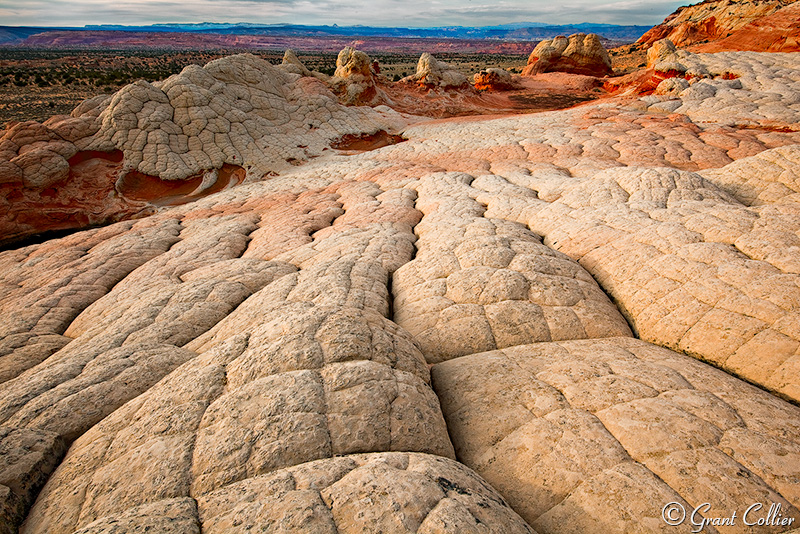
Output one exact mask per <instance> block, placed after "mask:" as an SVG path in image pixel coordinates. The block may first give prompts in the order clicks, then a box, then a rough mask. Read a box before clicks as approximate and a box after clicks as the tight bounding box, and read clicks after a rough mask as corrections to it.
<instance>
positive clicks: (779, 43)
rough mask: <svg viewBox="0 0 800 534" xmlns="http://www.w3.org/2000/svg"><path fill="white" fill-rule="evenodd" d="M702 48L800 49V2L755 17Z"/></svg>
mask: <svg viewBox="0 0 800 534" xmlns="http://www.w3.org/2000/svg"><path fill="white" fill-rule="evenodd" d="M695 50H696V51H698V52H721V51H724V50H754V51H757V52H798V51H800V3H794V4H792V5H789V6H786V7H784V8H783V9H779V10H778V11H776V12H775V13H773V14H772V15H769V16H767V17H764V18H760V19H757V20H754V21H753V22H751V23H749V24H747V25H746V26H744V27H742V28H741V29H740V30H738V31H736V32H734V33H733V34H731V35H730V36H728V37H726V38H725V39H721V40H719V41H713V42H710V43H706V44H702V45H699V46H697V47H696V48H695Z"/></svg>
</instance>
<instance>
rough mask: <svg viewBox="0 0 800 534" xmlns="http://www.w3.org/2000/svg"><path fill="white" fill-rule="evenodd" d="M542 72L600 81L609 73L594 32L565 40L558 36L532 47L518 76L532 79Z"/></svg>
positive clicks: (605, 57)
mask: <svg viewBox="0 0 800 534" xmlns="http://www.w3.org/2000/svg"><path fill="white" fill-rule="evenodd" d="M542 72H569V73H572V74H582V75H585V76H596V77H598V78H601V77H603V76H608V75H610V74H612V73H613V69H612V68H611V58H610V57H609V55H608V52H607V51H606V49H605V48H604V47H603V45H602V43H601V42H600V38H599V37H598V36H597V35H596V34H594V33H590V34H588V35H586V34H583V33H577V34H575V35H570V36H569V38H567V37H563V36H559V37H556V38H555V39H548V40H544V41H542V42H540V43H539V44H538V45H536V48H534V49H533V52H531V55H530V57H528V65H527V66H526V67H525V68H524V69H523V70H522V75H523V76H533V75H535V74H539V73H542Z"/></svg>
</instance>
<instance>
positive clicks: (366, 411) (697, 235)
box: [0, 43, 800, 534]
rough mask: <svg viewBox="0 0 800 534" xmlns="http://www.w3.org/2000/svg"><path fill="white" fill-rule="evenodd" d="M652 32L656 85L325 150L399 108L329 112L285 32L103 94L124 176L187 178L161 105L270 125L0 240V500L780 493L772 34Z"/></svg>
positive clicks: (778, 499)
mask: <svg viewBox="0 0 800 534" xmlns="http://www.w3.org/2000/svg"><path fill="white" fill-rule="evenodd" d="M662 45H663V46H661V45H659V46H660V48H659V49H658V50H661V51H662V52H663V54H661V52H658V53H656V52H654V53H653V58H652V61H653V67H654V70H658V69H660V68H663V67H659V66H658V65H659V64H661V63H665V64H672V65H674V66H675V68H674V69H673V70H675V71H681V69H683V70H682V74H681V75H677V74H676V75H674V76H672V77H671V78H669V79H670V80H672V81H668V82H663V83H664V86H663V87H661V85H660V84H659V85H658V88H659V89H658V91H655V92H656V93H657V94H652V95H648V96H629V97H626V98H618V99H615V100H612V99H607V100H603V101H600V102H595V103H590V104H586V105H583V106H580V107H577V108H573V109H569V110H563V111H555V112H547V113H539V114H523V115H514V116H506V117H502V118H494V119H487V118H478V117H473V118H463V117H462V118H458V119H453V120H441V121H420V122H417V123H415V124H413V125H410V126H407V127H405V128H404V129H403V131H402V134H403V137H404V138H405V139H406V141H404V142H402V143H397V144H392V145H389V146H384V147H382V148H379V149H376V150H371V151H360V152H356V151H348V152H334V150H327V151H326V150H324V148H326V147H327V146H329V143H330V142H331V140H332V139H333V138H334V137H336V136H340V135H341V134H343V133H351V134H355V135H360V134H361V133H364V132H370V131H374V130H373V129H376V128H387V124H395V125H402V124H403V122H402V121H409V120H411V119H409V118H408V117H405V118H404V117H401V116H400V115H399V114H397V113H394V112H392V111H391V110H389V109H388V108H383V107H379V108H378V109H377V110H374V109H371V108H346V107H344V106H342V105H341V104H340V103H339V102H338V101H337V99H336V97H335V96H334V95H333V94H332V93H331V92H330V91H329V90H328V89H327V88H326V87H325V86H323V85H322V83H323V82H321V81H320V80H318V79H317V78H316V77H314V76H313V73H312V75H311V76H309V75H308V73H306V72H304V71H301V69H300V66H298V65H297V63H295V62H294V60H293V59H292V58H291V56H288V58H287V61H286V66H285V67H282V68H278V67H271V66H267V65H262V64H261V63H258V62H257V61H256V60H254V59H252V58H249V57H235V58H232V59H230V60H227V61H226V60H221V61H220V62H215V63H212V64H210V66H206V67H205V68H200V67H197V68H190V69H188V70H187V71H185V72H184V74H182V75H181V76H179V77H178V78H174V79H172V82H169V80H168V81H167V82H169V83H171V84H173V85H172V87H173V91H171V90H169V87H167V86H168V85H169V84H168V83H167V82H164V83H163V84H161V85H159V86H156V85H153V86H152V87H148V86H144V85H143V84H138V85H134V86H130V87H128V88H126V89H125V90H123V91H121V92H120V93H118V94H117V95H114V96H113V97H112V98H111V99H110V100H108V101H107V102H106V103H105V104H104V105H105V106H106V107H105V108H104V109H103V110H102V111H100V112H99V113H98V114H97V115H96V116H95V117H94V118H92V119H91V122H92V124H93V125H94V126H96V127H97V128H98V129H97V131H96V132H95V133H94V134H91V137H90V140H91V142H90V143H89V144H88V145H86V147H84V148H81V150H84V149H86V150H95V151H100V150H110V149H114V150H119V151H121V152H123V156H124V160H123V161H125V162H132V161H138V160H137V159H136V158H138V157H141V161H139V163H137V164H136V165H138V166H137V167H136V170H137V172H140V173H142V174H146V173H150V172H155V173H159V172H161V173H169V172H172V171H170V162H177V161H178V160H180V161H182V162H183V165H185V166H186V168H187V169H186V170H182V171H181V172H179V173H177V174H174V175H169V177H171V178H173V179H180V176H181V175H182V174H181V173H184V174H185V173H192V172H195V167H192V166H191V165H190V164H189V163H191V162H192V161H195V160H192V159H191V158H189V157H188V156H186V154H188V153H189V152H191V150H189V151H187V152H181V151H180V150H178V151H177V152H173V151H172V150H173V148H172V147H173V145H172V144H170V143H169V139H170V138H169V135H170V134H169V133H168V132H166V130H164V128H171V127H172V126H169V120H172V121H173V123H174V118H175V114H176V113H178V112H177V110H178V108H179V107H180V106H178V102H183V101H184V100H181V98H184V97H185V99H186V100H185V101H186V102H190V101H191V102H194V100H192V99H193V98H195V96H197V98H200V97H201V96H203V95H205V96H203V97H204V98H206V97H207V98H210V100H209V102H210V103H209V105H208V106H209V108H210V109H213V110H214V112H215V113H217V118H219V117H220V116H222V117H225V116H227V115H226V114H230V115H231V117H232V118H233V119H235V117H237V116H239V115H237V113H238V111H241V112H242V113H243V114H244V117H247V118H245V119H243V122H242V124H245V123H246V122H247V121H248V120H250V121H256V122H257V124H256V126H258V127H259V128H262V127H263V128H265V130H264V131H267V132H273V133H270V134H269V135H266V136H264V137H259V138H258V139H263V140H262V141H252V142H250V141H248V144H246V145H245V146H243V147H241V146H239V145H237V144H236V143H238V141H236V142H235V141H234V139H233V137H235V136H233V137H232V134H229V135H228V137H227V138H228V140H229V141H230V145H228V144H227V141H225V137H220V139H221V141H220V143H221V144H220V145H219V146H218V147H217V148H218V149H219V150H220V151H221V154H222V155H219V158H220V159H219V161H218V162H219V163H220V164H229V165H234V164H237V165H241V166H242V168H243V169H245V170H246V171H247V172H248V177H247V179H246V180H245V183H242V184H240V185H237V186H236V187H230V188H227V189H224V190H221V191H217V192H213V193H211V194H208V195H207V196H204V197H202V198H197V199H196V200H194V201H193V202H191V203H186V204H182V205H177V206H163V207H159V208H158V209H157V210H154V213H152V214H151V215H150V216H148V217H145V218H141V219H137V220H129V221H122V222H117V223H114V224H110V225H108V226H105V227H103V228H95V229H91V230H86V231H83V232H78V233H75V234H73V235H71V236H67V237H64V238H60V239H55V240H50V241H46V242H43V243H40V244H33V245H29V246H25V247H20V248H15V249H11V250H6V251H4V252H0V310H2V313H3V317H7V318H8V319H7V320H5V321H4V323H3V325H2V326H0V380H2V382H1V383H0V450H2V451H3V454H2V455H0V514H2V515H0V524H3V525H10V526H9V527H8V529H7V530H8V531H12V532H13V531H14V529H16V528H17V526H19V528H20V532H23V533H38V532H47V533H78V532H79V533H82V534H88V533H100V532H110V531H125V532H144V531H148V530H149V531H153V530H158V531H165V532H172V531H174V532H198V533H199V532H249V531H253V530H262V531H267V532H280V531H295V532H353V533H355V532H364V531H368V532H386V533H390V532H391V533H395V532H398V533H405V532H417V533H426V534H428V533H442V532H452V533H456V532H458V533H463V532H469V533H489V532H491V533H532V532H539V533H543V534H544V533H550V534H567V533H570V532H576V531H599V530H602V531H607V532H609V533H625V532H631V531H632V529H639V531H642V532H673V531H678V532H691V531H692V530H693V529H694V528H696V527H695V526H694V525H691V524H689V523H684V524H682V525H679V526H669V525H667V524H666V523H665V522H664V521H663V518H662V515H661V513H662V509H663V506H664V505H666V504H667V503H670V502H674V503H678V504H680V505H681V506H683V507H684V508H685V509H686V510H692V509H694V508H695V507H698V506H701V505H703V503H705V502H709V503H711V507H710V508H709V509H705V508H704V509H703V510H702V512H701V513H702V516H703V518H713V517H720V516H722V515H723V514H725V513H730V512H731V511H733V510H739V511H743V510H744V509H746V508H747V507H748V506H750V505H751V504H753V503H754V502H761V503H765V504H766V508H765V510H766V509H767V508H768V507H769V505H770V504H776V505H777V504H779V505H780V506H781V510H782V514H783V516H784V517H786V518H789V517H791V518H797V517H798V516H800V510H798V508H800V494H799V493H798V491H797V488H798V480H800V467H798V466H800V439H798V436H800V408H798V406H797V404H798V403H800V380H798V376H800V330H798V324H800V261H798V257H800V253H799V252H800V203H798V198H800V197H799V196H798V195H800V180H798V174H797V165H798V163H800V131H798V128H797V127H796V126H797V124H798V122H800V121H798V113H800V108H798V105H799V104H798V99H797V98H796V96H797V95H798V94H800V79H798V77H797V74H796V72H797V71H796V69H793V68H792V65H795V64H796V58H795V57H794V55H793V54H764V53H754V52H749V53H724V54H690V53H687V52H683V51H681V50H677V49H675V48H674V47H670V46H669V45H668V44H667V43H662ZM357 56H358V54H355V53H351V54H350V56H348V57H349V58H350V60H348V61H347V62H343V65H347V64H355V63H357V62H358V61H357V60H358V57H360V56H358V57H357ZM362 59H363V58H362ZM351 60H352V61H351ZM354 62H355V63H354ZM359 64H361V63H359ZM201 71H202V72H201ZM287 71H288V72H287ZM294 71H297V72H294ZM361 72H362V74H364V72H365V71H361ZM662 72H667V71H662ZM726 73H728V74H730V75H731V76H725V74H726ZM209 76H210V78H209ZM726 78H727V79H726ZM212 79H213V80H216V81H213V82H212ZM178 82H180V83H178ZM204 84H205V85H204ZM209 84H210V85H209ZM192 85H193V87H192ZM165 87H167V90H165V89H164V88H165ZM174 87H182V88H181V89H174ZM248 88H249V89H248ZM270 88H271V89H270ZM301 88H305V89H301ZM316 88H319V94H317V93H314V92H313V91H316V90H317V89H316ZM212 89H214V90H218V91H219V92H217V93H215V92H214V91H212ZM268 89H269V90H268ZM273 89H274V91H273ZM312 89H313V91H312ZM323 89H324V90H323ZM654 89H655V88H654ZM158 91H161V93H163V94H164V95H165V96H159V93H158ZM293 91H300V92H301V93H296V92H293ZM172 92H175V94H176V95H178V96H180V95H184V97H180V98H178V96H175V97H174V98H175V100H174V101H173V97H172V96H171V94H172ZM298 94H302V95H305V96H292V95H298ZM237 95H238V96H241V98H237V99H236V100H235V101H233V100H231V99H233V96H237ZM247 95H249V96H247ZM310 95H311V96H310ZM293 98H295V100H292V99H293ZM165 99H166V100H165ZM240 100H241V102H239V101H240ZM245 102H249V104H250V105H253V102H258V103H260V104H259V105H261V106H262V107H260V108H255V107H254V110H255V111H254V110H250V111H249V112H244V111H242V108H244V107H246V104H245ZM289 103H292V104H291V105H290V104H289ZM312 103H313V105H312ZM139 104H141V105H139ZM212 104H213V105H212ZM295 104H296V105H297V106H298V107H297V108H296V109H295V108H294V107H291V106H293V105H295ZM229 105H230V106H232V107H233V109H235V110H238V111H231V110H229V109H228V108H227V107H225V106H229ZM176 106H177V107H176ZM272 106H275V107H274V108H273V107H272ZM314 106H316V107H314ZM170 109H171V110H172V117H173V119H169V120H166V119H164V118H163V116H164V114H166V115H169V110H170ZM186 109H192V106H191V105H189V106H188V107H187V108H186ZM133 110H138V111H133ZM287 110H291V112H289V111H287ZM187 113H189V112H188V111H187ZM326 114H327V115H326ZM178 116H180V113H178ZM80 117H81V113H78V114H77V115H76V117H73V119H76V120H77V119H80ZM267 117H271V118H269V119H268V118H267ZM309 117H315V120H318V121H319V123H318V124H317V125H316V129H314V128H307V129H306V130H303V129H302V128H303V124H308V123H306V122H305V121H306V120H310V119H309ZM134 118H135V121H136V128H134V122H133V121H134ZM156 119H158V121H157V120H156ZM301 119H302V120H301ZM85 120H86V121H87V122H89V119H88V118H87V119H85ZM226 120H227V119H226ZM262 121H263V122H262ZM298 121H300V122H298ZM350 121H352V123H351V122H350ZM201 122H202V121H201ZM229 122H231V121H229ZM233 123H235V120H234V122H231V124H233ZM211 124H216V125H217V126H219V121H217V120H212V119H207V123H206V124H205V126H203V128H204V129H201V131H200V133H198V134H197V137H198V139H199V137H200V135H201V134H202V132H203V131H206V130H205V128H211V127H212V126H210V125H211ZM278 124H280V125H282V126H281V127H282V128H283V130H281V129H280V128H279V127H278V126H277V125H278ZM288 125H291V128H289V126H288ZM94 126H93V127H94ZM217 126H214V127H217ZM47 127H48V128H51V127H50V126H47ZM243 127H244V130H246V131H248V132H249V131H250V130H249V129H248V127H247V126H243ZM400 127H401V126H397V128H398V129H400ZM147 128H151V130H147ZM269 128H275V130H269ZM298 128H299V130H298ZM51 129H52V128H51ZM137 129H138V130H140V131H144V130H146V131H147V132H148V133H147V135H144V136H141V135H140V134H139V133H136V134H133V133H132V132H134V131H135V130H137ZM234 130H237V131H238V127H237V128H233V126H231V130H230V131H231V132H233V131H234ZM152 132H163V133H164V134H165V135H166V136H167V137H166V139H167V142H159V139H162V140H163V136H162V134H161V133H155V134H153V136H152V140H153V141H152V142H154V143H155V148H153V149H151V148H148V147H149V146H150V145H149V144H148V143H149V142H150V138H151V136H150V133H152ZM298 132H303V133H302V135H303V136H307V137H299V136H300V135H301V133H298ZM15 135H19V134H15ZM48 135H49V134H48ZM175 135H176V136H177V135H180V134H175ZM184 135H188V134H184ZM202 135H206V134H202ZM242 135H244V134H242ZM293 136H298V137H293ZM301 138H302V139H307V140H305V141H302V143H303V144H304V145H305V148H302V150H308V154H305V153H303V154H304V155H303V156H300V154H299V153H297V155H298V156H300V157H298V158H297V161H296V163H302V164H301V165H291V164H290V163H287V162H286V161H285V159H286V158H284V155H290V154H295V152H294V150H295V149H297V150H301V147H299V146H292V145H291V143H292V142H301V141H300V139H301ZM213 139H214V140H216V139H217V138H216V137H214V138H213ZM240 139H241V138H240ZM253 139H255V138H253ZM135 140H139V141H135ZM142 140H146V142H145V144H144V145H143V146H139V145H138V144H136V142H143V141H142ZM52 141H53V140H50V141H47V142H48V143H49V142H52ZM214 142H215V141H214ZM259 142H260V143H262V144H264V146H265V147H266V148H263V150H262V149H261V148H259V147H260V146H261V145H259V144H258V143H259ZM104 143H105V144H104ZM117 143H119V144H117ZM128 143H133V144H132V145H130V146H129V145H128ZM193 143H194V142H193ZM73 144H74V143H73ZM37 146H45V145H37ZM175 146H177V147H178V148H179V149H180V146H182V145H180V144H177V145H175ZM211 146H217V145H214V144H213V142H212V144H211V145H209V147H211ZM112 147H113V148H112ZM137 147H138V148H137ZM220 147H222V148H220ZM225 147H233V148H236V151H235V152H233V151H231V150H233V148H229V149H228V150H225V149H224V148H225ZM237 147H238V148H237ZM197 150H200V151H201V152H203V153H204V154H206V156H208V157H209V158H210V157H211V154H216V152H214V149H213V148H207V147H206V145H204V144H201V146H200V148H198V149H197ZM206 150H208V153H206ZM284 151H286V152H285V153H284ZM323 152H324V153H325V154H324V155H322V154H323ZM315 154H319V155H320V156H319V157H314V158H310V155H315ZM233 156H236V161H238V162H239V163H234V161H233ZM59 157H63V156H59ZM69 157H72V156H69ZM197 157H198V158H199V157H200V156H199V155H198V156H197ZM226 158H230V161H229V160H228V159H226ZM240 158H241V159H240ZM281 158H283V162H284V164H285V165H284V166H274V167H272V170H273V171H274V172H273V174H272V175H270V176H269V177H268V178H267V179H260V175H259V173H263V172H264V171H266V170H267V169H268V168H270V167H269V166H270V165H273V164H274V162H276V161H280V160H281ZM162 162H163V163H162ZM214 162H215V164H216V162H217V160H214ZM163 165H166V167H163ZM176 165H177V164H176ZM162 167H163V168H164V169H166V170H163V171H161V170H160V169H161V168H162ZM174 168H175V169H182V167H180V165H177V166H176V167H174ZM203 168H205V164H200V163H198V166H197V169H203ZM159 176H162V175H159ZM162 178H163V179H167V176H166V175H164V176H162ZM740 514H741V512H740ZM798 520H800V519H798ZM795 526H796V522H795V524H794V525H791V524H786V523H784V524H771V525H761V528H760V529H757V531H759V532H775V533H780V532H789V531H791V530H792V528H794V527H795ZM740 527H741V524H739V525H737V526H736V527H725V526H719V528H717V527H715V526H713V525H708V526H707V528H706V530H707V531H709V532H745V531H747V530H743V529H742V528H740Z"/></svg>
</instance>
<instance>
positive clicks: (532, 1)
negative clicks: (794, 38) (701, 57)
mask: <svg viewBox="0 0 800 534" xmlns="http://www.w3.org/2000/svg"><path fill="white" fill-rule="evenodd" d="M684 3H685V2H683V1H680V0H679V1H675V0H620V1H616V2H613V1H612V2H607V1H602V0H567V1H566V2H558V3H557V2H553V1H552V0H504V1H501V2H497V3H488V2H485V1H481V0H322V1H311V0H188V1H186V2H178V1H157V0H118V1H108V0H47V1H44V0H24V1H20V0H0V19H1V20H2V21H3V23H4V24H6V25H26V26H83V25H85V24H151V23H164V22H240V21H248V22H260V23H265V24H270V23H281V22H286V23H296V24H334V23H336V24H339V25H354V24H362V25H374V26H399V25H402V26H446V25H467V26H485V25H491V24H502V23H509V22H522V21H526V22H529V21H535V22H549V23H553V24H569V23H579V22H597V23H614V24H644V25H652V24H657V23H659V22H661V21H662V20H663V19H664V17H665V16H667V15H668V14H669V13H671V12H672V11H674V10H675V9H676V8H677V7H679V6H680V5H682V4H684Z"/></svg>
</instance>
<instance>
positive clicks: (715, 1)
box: [638, 0, 797, 50]
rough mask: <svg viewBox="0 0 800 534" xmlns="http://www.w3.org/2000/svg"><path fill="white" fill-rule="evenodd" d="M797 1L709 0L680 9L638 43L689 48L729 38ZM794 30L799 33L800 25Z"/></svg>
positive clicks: (755, 45) (753, 48) (752, 45)
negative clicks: (665, 41)
mask: <svg viewBox="0 0 800 534" xmlns="http://www.w3.org/2000/svg"><path fill="white" fill-rule="evenodd" d="M795 2H796V0H706V1H704V2H700V3H699V4H696V5H693V6H688V7H681V8H679V9H678V10H677V11H675V13H673V14H672V15H670V16H669V17H667V18H666V19H665V20H664V22H663V23H662V24H659V25H658V26H654V27H653V28H652V29H651V30H650V31H648V32H647V33H645V34H644V35H643V36H642V37H641V38H640V39H639V41H638V42H639V43H642V44H652V43H654V42H656V41H658V40H660V39H669V40H671V41H672V42H673V43H675V45H677V46H679V47H685V46H690V45H693V44H698V43H703V42H707V41H717V40H720V39H725V38H727V37H729V36H732V35H733V34H735V33H736V32H738V31H739V30H741V29H743V28H745V27H746V26H749V25H750V24H752V23H757V22H758V21H759V20H762V19H764V18H765V17H770V16H771V15H773V14H775V13H776V12H778V11H780V10H783V9H784V8H786V7H787V6H790V5H792V4H794V3H795ZM791 33H794V34H796V33H797V25H796V24H795V26H794V28H793V31H792V32H791ZM740 46H742V45H740ZM757 46H759V43H758V42H753V43H752V44H751V46H750V47H747V48H741V47H740V48H734V49H736V50H745V49H746V50H760V48H755V47H757Z"/></svg>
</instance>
